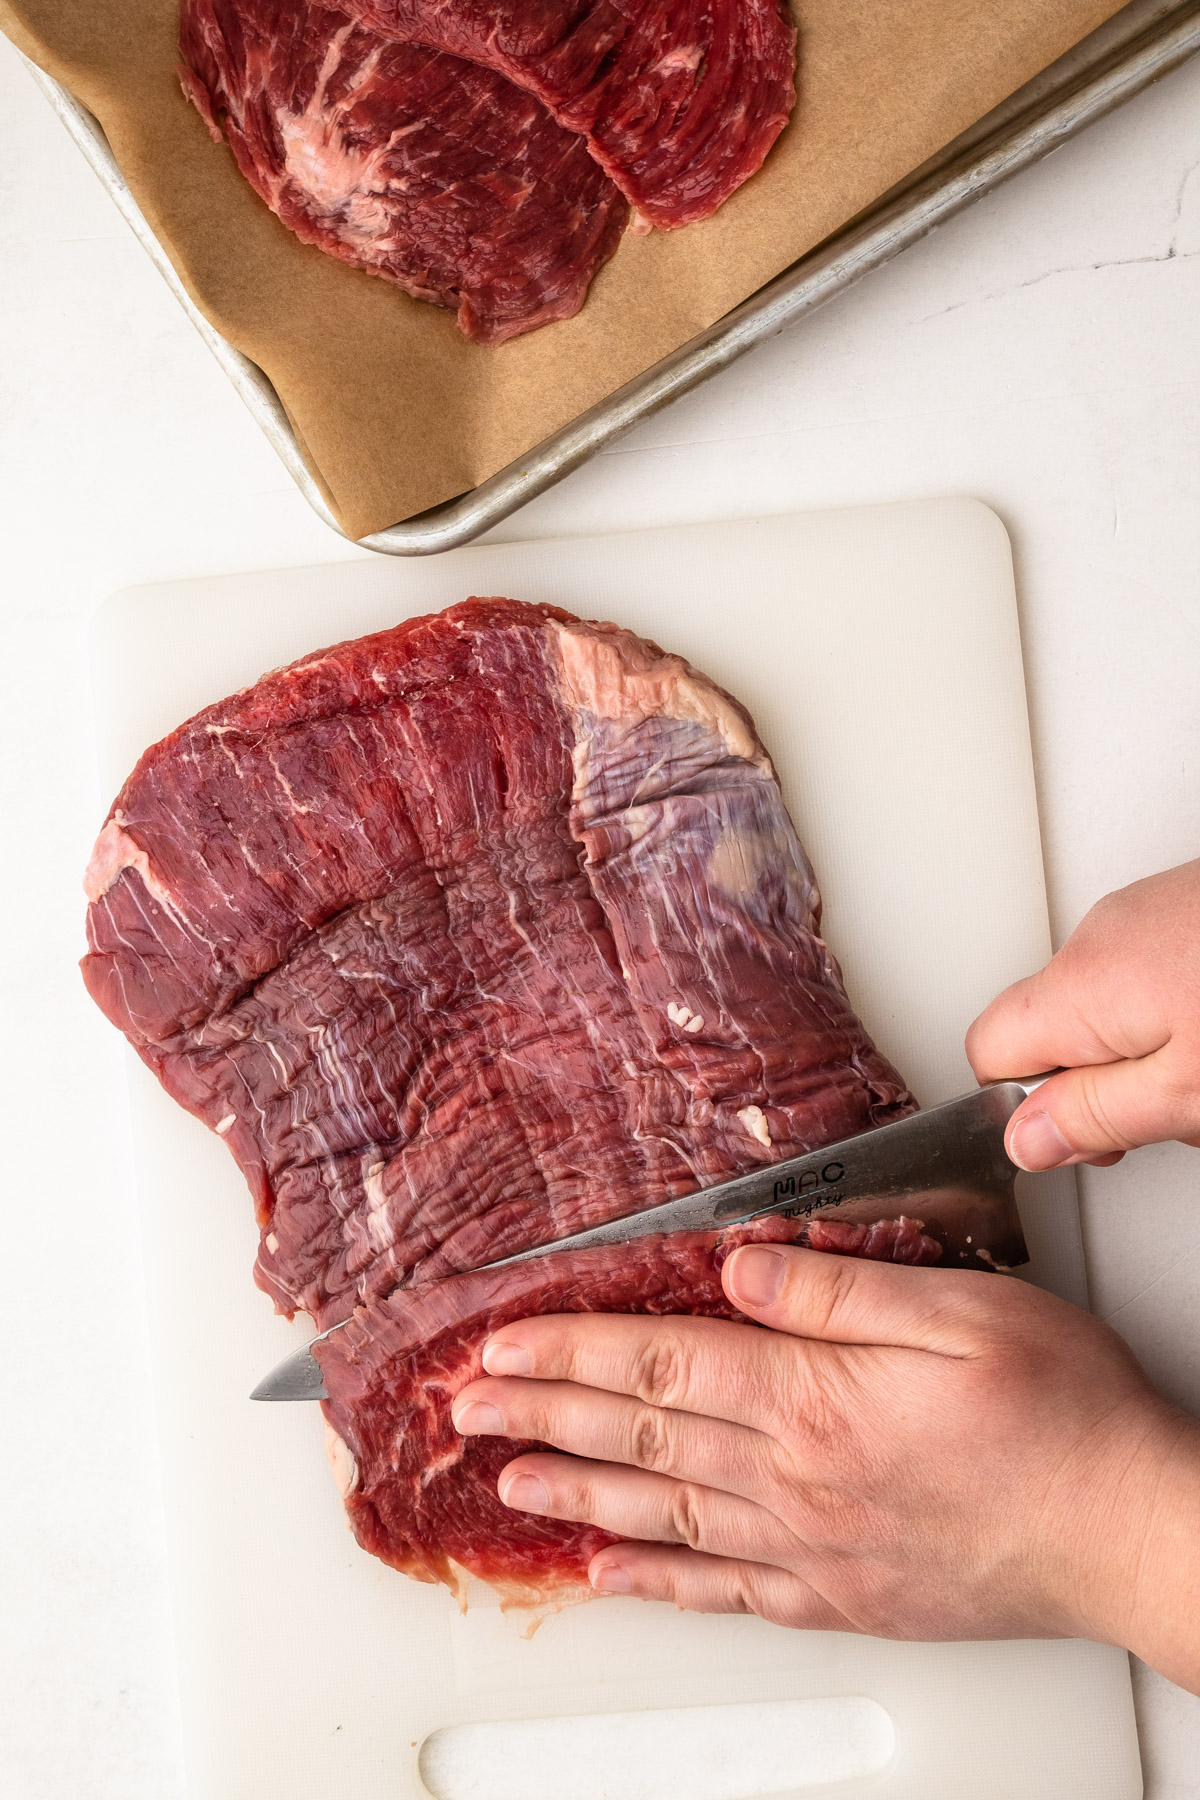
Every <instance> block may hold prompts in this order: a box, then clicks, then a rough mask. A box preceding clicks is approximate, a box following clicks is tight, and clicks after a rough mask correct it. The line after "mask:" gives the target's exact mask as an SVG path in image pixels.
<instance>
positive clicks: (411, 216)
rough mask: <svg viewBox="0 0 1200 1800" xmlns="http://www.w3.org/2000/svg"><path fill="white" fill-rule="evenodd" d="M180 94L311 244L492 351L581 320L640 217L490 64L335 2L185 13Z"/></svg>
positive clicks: (232, 3)
mask: <svg viewBox="0 0 1200 1800" xmlns="http://www.w3.org/2000/svg"><path fill="white" fill-rule="evenodd" d="M180 55H181V57H182V64H181V66H180V69H179V76H180V81H181V84H182V86H183V90H184V93H185V94H186V95H187V97H188V98H189V99H190V100H191V101H192V103H193V104H194V105H195V107H196V109H197V111H198V112H199V113H200V115H201V117H202V118H203V119H204V121H205V123H206V125H207V126H208V128H209V132H210V134H211V135H212V136H213V137H214V138H215V139H217V140H221V139H222V138H224V139H227V140H228V143H229V146H230V149H231V150H232V152H233V155H234V157H235V159H236V161H237V164H238V167H239V168H240V169H241V172H242V174H243V175H244V176H245V178H246V179H247V181H248V182H249V183H250V185H251V186H252V187H253V188H254V190H255V192H256V193H257V194H258V195H259V197H260V198H261V199H262V200H263V201H265V202H266V204H267V206H269V207H270V209H271V211H272V212H274V213H275V214H276V216H277V217H278V218H279V219H281V220H282V222H283V224H284V225H286V226H287V228H288V229H289V230H290V231H291V232H293V233H294V234H295V236H296V237H298V238H299V239H300V240H301V242H303V243H306V244H311V245H315V246H316V247H317V248H318V249H321V250H323V251H325V252H326V253H327V254H329V255H332V256H335V257H337V258H338V259H339V260H340V261H342V262H346V263H349V264H350V265H351V266H352V267H354V268H357V269H362V270H365V271H366V272H367V273H369V274H373V275H379V276H382V277H383V278H384V279H385V280H388V281H391V282H393V283H394V284H395V285H397V286H398V287H401V288H402V289H403V290H404V291H405V292H406V293H408V294H409V295H411V296H412V297H413V298H414V299H416V300H423V301H428V302H432V303H433V304H434V305H437V306H440V307H444V308H448V309H449V310H450V311H452V312H454V313H455V314H456V317H457V322H458V326H459V329H460V330H461V331H462V332H463V333H464V335H465V336H467V337H468V338H471V339H473V340H474V341H475V342H477V343H480V344H486V345H498V344H502V343H505V342H507V341H508V339H510V338H512V337H515V336H518V335H519V334H521V333H523V332H527V331H533V330H535V329H537V328H538V327H539V326H541V325H545V324H549V323H551V322H553V321H555V320H559V319H569V318H571V317H573V316H574V314H575V313H577V312H578V311H579V309H580V307H581V306H582V305H583V302H584V300H585V298H586V297H587V291H588V287H589V284H590V282H591V280H592V278H593V276H594V275H595V274H596V272H597V270H598V269H600V268H601V267H602V266H603V264H604V263H606V262H607V261H608V260H609V259H610V258H611V257H612V255H613V253H614V252H615V250H616V248H617V245H618V243H619V242H620V238H621V234H622V231H623V230H624V226H625V223H626V219H627V217H628V208H627V206H626V203H625V201H624V199H623V198H622V196H621V195H620V193H619V192H618V190H617V189H616V188H615V187H614V185H613V184H612V183H611V182H610V181H609V180H608V179H607V177H606V176H605V175H604V173H603V171H602V170H601V169H599V168H598V167H597V165H596V163H595V162H594V160H593V159H592V158H591V157H590V156H589V155H588V154H587V150H586V146H585V145H584V144H583V143H582V142H581V141H580V139H579V138H578V137H576V136H574V135H573V134H572V133H570V132H569V131H566V130H564V129H563V128H562V127H561V126H560V125H558V124H557V123H556V122H555V120H554V119H553V117H552V116H551V114H550V113H549V112H548V111H547V109H546V108H545V107H544V106H543V105H542V104H541V102H540V101H539V100H537V99H536V98H535V97H534V96H533V95H531V94H528V93H525V92H523V91H522V90H520V89H519V88H516V87H515V86H514V85H513V84H512V83H511V82H509V81H507V80H505V79H504V77H503V76H501V75H499V74H497V73H495V72H494V71H493V70H491V69H488V68H485V67H483V66H481V65H478V64H475V63H471V62H467V61H464V60H462V59H461V58H458V57H455V56H451V55H446V54H444V53H443V52H441V51H438V50H436V49H432V48H429V47H426V46H422V45H416V44H407V43H399V42H396V41H394V40H388V39H385V38H382V37H380V36H379V35H378V34H376V33H374V32H373V31H371V30H370V29H369V28H368V27H367V26H365V25H363V24H361V23H357V22H355V21H354V20H352V19H351V17H350V16H349V15H348V13H347V12H346V11H344V10H342V9H341V8H340V7H338V6H335V5H328V4H325V3H324V0H182V5H181V8H180Z"/></svg>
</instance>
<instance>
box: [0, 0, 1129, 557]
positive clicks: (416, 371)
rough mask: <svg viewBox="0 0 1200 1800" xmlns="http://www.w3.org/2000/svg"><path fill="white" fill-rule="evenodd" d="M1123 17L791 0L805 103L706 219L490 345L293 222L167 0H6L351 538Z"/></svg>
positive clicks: (712, 315) (638, 361)
mask: <svg viewBox="0 0 1200 1800" xmlns="http://www.w3.org/2000/svg"><path fill="white" fill-rule="evenodd" d="M1118 10H1119V8H1118V6H1117V5H1116V4H1114V0H876V4H874V5H873V6H871V7H869V8H867V7H863V6H862V5H861V3H860V0H798V5H797V14H798V18H799V22H800V27H801V76H800V93H801V98H800V103H799V106H798V108H797V112H796V115H795V116H794V119H793V123H792V124H791V126H789V128H788V130H787V131H786V132H785V134H784V136H783V138H782V139H781V140H780V142H779V144H778V145H777V146H776V149H775V150H774V152H773V153H772V155H771V157H770V158H769V159H768V162H767V165H766V167H765V168H764V170H763V171H762V172H761V173H760V174H759V175H758V176H756V177H755V178H754V180H753V181H751V182H750V183H749V184H748V185H747V187H746V188H745V189H743V190H742V191H741V192H740V193H739V194H738V195H736V196H735V197H734V199H733V200H732V201H730V202H729V204H728V205H727V206H726V207H725V208H723V210H722V211H721V213H720V214H719V215H718V216H717V217H716V218H715V219H712V220H709V221H706V222H705V223H704V224H703V225H699V226H693V227H689V228H688V229H687V230H685V231H678V232H671V233H661V232H655V233H652V234H650V236H648V237H643V238H634V237H630V236H627V237H626V239H625V240H624V242H623V244H622V247H621V249H620V251H619V252H618V255H617V257H616V258H615V259H614V261H613V263H612V264H610V265H609V267H608V268H607V269H605V270H604V271H602V272H601V274H600V276H599V277H598V279H597V281H596V283H595V284H594V285H593V291H592V295H591V297H590V298H589V301H588V304H587V305H586V307H585V308H584V310H583V312H582V313H581V314H580V315H579V316H578V317H577V318H576V319H574V320H569V321H564V322H562V323H561V324H557V325H554V326H550V327H547V328H545V329H543V330H542V331H539V332H535V333H533V334H531V335H530V336H528V337H525V338H521V339H517V340H514V341H513V342H512V343H510V344H507V345H504V346H502V347H501V348H500V349H498V350H484V349H481V348H480V347H479V346H477V345H472V344H470V343H468V342H467V341H466V340H465V339H463V338H462V337H461V335H460V334H459V333H458V331H457V328H456V327H455V325H454V322H453V320H452V318H451V317H450V315H449V314H444V313H441V312H439V311H438V310H436V309H434V308H430V307H427V306H422V305H421V304H420V303H419V302H415V301H411V300H409V299H408V298H407V297H406V296H404V295H402V294H400V293H398V292H397V291H396V290H394V289H392V288H391V287H390V286H389V285H388V284H386V283H384V282H381V281H379V280H377V279H375V278H374V277H371V276H368V275H364V274H362V273H360V272H357V271H354V270H350V269H346V268H345V267H343V266H342V265H341V264H338V263H336V262H334V261H333V260H332V259H331V258H328V257H325V256H323V255H322V254H321V253H320V252H319V251H317V250H314V249H312V248H309V247H306V246H303V245H301V244H300V243H298V242H297V241H296V240H295V239H293V238H292V237H291V235H290V233H288V232H287V231H286V230H285V229H284V227H283V226H282V225H281V224H280V223H279V222H278V221H277V220H276V219H274V218H273V216H272V215H271V214H270V213H269V212H267V210H266V208H265V207H264V206H263V205H262V203H261V202H260V201H259V200H258V199H257V197H256V196H255V195H254V194H253V193H252V191H251V190H250V189H249V187H248V186H247V185H246V184H245V183H244V182H243V181H242V179H241V177H240V175H239V174H238V173H237V171H236V168H235V166H234V164H233V161H232V158H231V156H230V154H229V152H228V151H227V149H226V148H225V147H224V146H222V145H215V144H213V143H212V142H211V140H210V139H209V138H208V135H207V132H206V130H205V128H204V126H203V124H202V122H201V120H200V118H199V116H198V115H197V114H196V113H195V112H194V111H193V109H192V108H190V107H189V106H188V104H187V103H186V101H185V100H184V99H183V96H182V94H181V92H180V91H179V89H178V85H177V83H176V81H175V77H174V72H173V71H174V62H175V56H176V51H175V0H95V3H94V4H92V5H88V4H87V0H0V23H3V24H4V27H5V29H6V30H8V32H9V34H10V35H11V36H12V37H14V39H15V40H16V41H17V43H18V44H19V45H20V46H21V48H22V49H24V50H25V51H26V53H27V54H28V55H30V56H31V57H32V58H33V60H34V61H35V62H37V63H38V64H39V65H40V66H41V67H42V68H44V69H46V70H47V71H48V72H49V73H50V74H52V75H54V76H55V77H56V78H58V79H60V80H62V81H63V82H65V83H66V85H67V86H68V87H69V88H70V89H71V90H72V92H73V93H75V94H76V95H77V96H78V97H79V98H80V99H81V100H82V101H83V102H84V104H85V105H87V106H88V107H89V108H90V109H91V111H92V112H93V113H94V114H95V115H96V117H97V118H98V119H99V121H100V123H101V125H102V126H103V128H104V131H105V133H106V135H107V137H108V139H109V142H110V143H111V145H112V148H113V150H114V153H115V155H116V157H117V160H118V162H119V164H120V166H121V168H122V170H123V171H124V173H125V176H126V178H127V180H128V182H129V185H130V188H131V190H132V192H133V195H134V197H135V199H136V200H137V202H138V204H139V206H140V207H141V209H142V211H143V212H144V214H145V215H146V217H147V219H148V221H149V222H150V224H151V226H152V228H153V229H154V231H155V232H156V233H157V235H158V236H159V238H160V239H161V241H162V242H163V243H164V245H165V246H166V248H167V250H168V253H169V254H170V256H171V258H172V262H173V263H174V265H175V267H176V269H177V270H178V272H179V274H180V277H181V279H182V280H183V282H184V284H185V286H186V288H187V290H188V292H189V293H190V295H191V297H192V298H193V299H194V301H195V302H196V304H197V305H198V306H199V307H200V308H201V310H202V311H203V312H204V313H205V314H206V316H207V317H208V318H209V319H210V320H211V321H212V322H213V323H214V324H215V325H216V326H217V328H218V329H219V330H220V331H221V332H222V334H223V335H224V336H225V337H226V338H227V339H228V340H229V342H230V343H232V344H233V345H234V346H235V348H237V349H238V350H240V351H242V352H243V353H244V354H245V355H247V356H249V357H250V358H251V359H252V360H253V361H254V362H256V363H257V364H258V365H259V366H260V367H261V368H262V369H263V370H264V372H265V373H266V375H267V376H268V377H269V379H270V381H271V382H272V384H273V385H274V387H275V389H276V391H277V393H278V394H279V397H280V400H281V401H282V404H283V406H284V408H285V410H286V412H287V415H288V418H289V420H290V422H291V424H292V426H293V429H294V430H295V433H296V437H297V441H298V443H299V445H300V448H301V451H302V453H303V454H304V456H305V459H306V461H307V462H308V464H309V467H310V468H311V470H312V471H313V474H314V478H315V479H316V480H317V482H318V485H319V486H320V488H321V491H322V493H323V495H324V496H325V498H326V500H327V502H328V503H329V505H330V507H331V510H332V511H333V513H334V515H335V517H336V518H337V519H338V521H339V523H340V524H341V525H342V527H343V528H344V529H345V530H346V531H347V532H348V533H349V534H350V535H351V536H354V537H361V536H364V535H366V534H369V533H371V532H374V531H377V530H380V529H383V528H385V527H386V526H388V525H390V524H392V523H394V522H395V521H396V520H397V519H401V518H406V517H408V516H410V515H411V514H412V513H414V512H418V511H421V510H423V509H425V508H427V507H429V506H432V505H434V504H436V503H438V502H440V501H443V500H446V499H448V498H450V497H452V496H453V495H455V494H458V493H461V492H463V491H464V490H466V489H468V488H472V487H475V486H476V485H478V484H479V483H480V482H482V481H483V480H485V479H487V478H488V477H489V476H490V475H492V474H494V473H495V472H496V471H497V470H499V469H500V468H502V467H503V466H504V465H506V464H507V463H509V462H510V461H511V460H512V459H513V458H515V457H519V456H520V455H521V454H522V452H523V451H524V450H526V449H528V448H530V447H531V446H533V445H535V444H537V443H539V442H540V441H541V440H542V439H544V438H545V437H547V436H548V435H549V434H551V433H552V432H554V431H556V430H558V429H560V428H561V427H562V426H563V425H565V424H566V423H567V422H568V421H569V420H570V419H572V418H574V417H576V416H577V415H578V414H580V413H582V412H584V411H585V410H586V409H587V408H588V407H589V406H591V405H593V404H594V403H596V402H598V401H599V400H601V399H602V398H603V397H604V396H605V395H607V394H609V393H611V392H612V391H613V390H614V389H616V388H618V387H619V386H621V385H622V383H624V382H625V381H627V380H629V379H631V378H632V377H634V376H635V375H637V374H638V373H640V372H641V371H642V370H644V369H646V368H647V367H648V366H650V365H651V364H653V363H655V362H657V361H659V360H660V359H661V358H662V357H664V356H665V355H667V354H668V353H669V352H670V351H671V350H673V349H675V348H676V347H678V346H679V345H680V344H682V343H684V342H686V341H687V340H688V339H690V338H692V337H693V336H695V335H696V334H697V332H699V331H701V330H703V329H704V328H705V327H707V326H708V325H710V324H712V323H713V321H715V320H716V319H718V318H720V317H722V316H723V315H724V314H725V313H726V312H728V311H729V310H730V308H731V307H733V306H734V305H736V304H737V303H738V302H739V301H741V300H743V299H744V298H746V296H747V295H749V294H751V293H753V292H755V291H756V290H757V289H758V288H759V287H761V286H762V285H763V284H764V283H765V282H766V281H768V280H769V279H770V278H771V277H772V276H774V275H776V274H778V273H779V271H780V270H782V269H783V268H786V267H787V266H788V265H789V264H791V263H792V262H794V261H795V260H796V259H797V258H798V257H799V256H800V255H802V254H803V253H804V252H805V251H806V250H808V249H810V248H811V247H812V246H813V245H815V244H817V243H819V242H821V241H822V240H823V239H824V238H826V237H827V236H829V235H830V233H831V232H833V231H835V230H836V229H837V228H838V227H839V226H841V225H843V224H844V223H845V222H846V221H847V220H849V219H850V218H852V217H854V216H855V215H857V214H858V213H859V212H861V211H862V210H863V209H864V208H865V207H866V206H868V205H869V204H870V203H871V202H872V201H873V200H874V199H876V198H877V197H878V196H879V195H880V194H882V193H884V192H886V191H887V190H888V189H890V188H891V187H893V186H894V185H895V184H896V183H897V182H898V181H900V180H901V179H902V178H903V177H904V176H905V175H907V174H908V173H909V172H911V171H912V170H913V169H914V168H915V167H917V166H918V165H920V164H921V163H923V162H924V161H925V160H926V159H927V158H928V157H929V156H930V155H932V154H933V153H934V152H936V151H937V150H938V149H939V148H940V147H941V146H943V145H944V144H946V143H947V142H949V141H950V140H951V139H953V138H955V137H956V136H957V135H958V134H959V133H960V132H962V131H963V130H964V129H966V128H967V127H969V126H970V125H971V124H972V122H973V121H974V120H976V119H978V118H979V117H981V116H982V115H983V114H984V113H986V112H988V111H989V110H990V109H991V108H992V107H993V106H995V105H996V104H997V103H998V102H999V101H1001V100H1002V99H1003V98H1004V97H1005V96H1006V95H1007V94H1009V93H1011V92H1012V91H1013V90H1014V89H1015V88H1017V87H1019V86H1020V85H1021V84H1022V83H1023V82H1025V81H1026V80H1028V79H1029V78H1030V77H1032V76H1033V75H1035V74H1036V73H1037V72H1038V71H1039V70H1041V69H1042V68H1044V67H1045V66H1046V65H1047V64H1049V63H1050V62H1052V61H1053V60H1054V59H1055V57H1057V56H1058V55H1060V54H1061V53H1062V52H1064V51H1065V50H1067V49H1068V48H1069V47H1070V46H1071V45H1072V44H1074V43H1076V42H1077V41H1078V40H1079V39H1080V38H1082V37H1083V36H1085V35H1086V34H1087V33H1088V32H1089V31H1091V30H1092V29H1094V28H1095V27H1097V26H1098V25H1100V24H1101V23H1103V22H1104V21H1105V20H1106V19H1108V18H1109V17H1111V16H1112V15H1113V14H1115V13H1116V12H1117V11H1118Z"/></svg>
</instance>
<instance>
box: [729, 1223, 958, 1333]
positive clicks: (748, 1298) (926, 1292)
mask: <svg viewBox="0 0 1200 1800" xmlns="http://www.w3.org/2000/svg"><path fill="white" fill-rule="evenodd" d="M721 1281H722V1284H723V1286H724V1288H725V1292H726V1294H727V1295H728V1296H729V1298H730V1300H732V1301H733V1304H734V1305H735V1306H736V1307H737V1308H738V1310H739V1312H742V1313H744V1314H745V1315H746V1317H747V1318H749V1319H754V1320H756V1321H757V1322H758V1323H759V1324H760V1325H769V1326H770V1327H771V1329H772V1330H774V1331H784V1332H787V1333H789V1334H790V1335H791V1336H792V1337H804V1338H819V1339H822V1340H823V1341H824V1342H826V1343H836V1344H891V1345H902V1346H904V1347H906V1348H908V1349H913V1350H933V1351H936V1352H939V1353H940V1354H942V1355H945V1356H960V1355H965V1354H967V1353H969V1351H970V1348H971V1345H972V1343H973V1341H974V1336H975V1331H976V1326H977V1322H978V1313H979V1306H980V1303H981V1299H985V1298H986V1296H987V1294H988V1293H989V1292H990V1291H991V1290H992V1288H993V1285H994V1277H993V1276H991V1275H987V1274H984V1273H983V1272H982V1271H980V1272H979V1273H975V1272H974V1271H970V1272H968V1271H965V1270H961V1269H921V1268H910V1267H908V1266H907V1265H906V1264H902V1263H885V1262H869V1261H866V1260H861V1259H859V1258H857V1257H850V1256H831V1255H829V1254H827V1253H825V1252H822V1251H819V1250H807V1249H800V1248H799V1247H797V1246H794V1245H784V1244H742V1245H740V1246H739V1248H738V1249H736V1250H734V1251H732V1252H731V1254H730V1255H729V1256H727V1257H726V1259H725V1263H724V1266H723V1267H722V1269H721ZM981 1284H982V1286H981Z"/></svg>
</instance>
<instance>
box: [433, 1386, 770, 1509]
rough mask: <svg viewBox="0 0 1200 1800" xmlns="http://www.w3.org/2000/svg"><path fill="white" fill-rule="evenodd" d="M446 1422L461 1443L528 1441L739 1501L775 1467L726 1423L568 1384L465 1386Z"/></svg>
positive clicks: (760, 1444)
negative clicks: (686, 1483)
mask: <svg viewBox="0 0 1200 1800" xmlns="http://www.w3.org/2000/svg"><path fill="white" fill-rule="evenodd" d="M451 1417H452V1418H453V1421H454V1426H455V1429H456V1430H457V1431H460V1432H462V1433H463V1435H464V1436H466V1437H477V1436H485V1437H511V1438H532V1439H533V1440H534V1441H536V1442H538V1443H543V1444H553V1445H554V1446H555V1448H556V1449H558V1450H568V1451H570V1452H571V1454H572V1455H573V1456H586V1457H592V1458H596V1459H598V1460H600V1461H602V1462H608V1463H628V1464H630V1465H631V1466H632V1467H633V1468H636V1469H652V1470H654V1471H655V1472H656V1473H658V1474H663V1475H675V1476H679V1477H680V1478H681V1479H683V1480H687V1481H701V1482H704V1483H706V1484H708V1485H713V1486H717V1487H721V1488H724V1489H725V1490H726V1491H727V1492H729V1493H737V1494H745V1493H747V1492H748V1491H752V1490H753V1489H754V1487H755V1486H756V1485H757V1487H758V1489H759V1491H761V1489H762V1485H763V1483H764V1482H765V1481H767V1480H768V1479H769V1478H770V1475H771V1472H772V1471H773V1469H774V1468H775V1466H776V1464H777V1463H778V1458H779V1451H778V1447H777V1445H776V1443H775V1441H774V1439H773V1438H770V1437H768V1436H767V1435H766V1434H765V1433H764V1432H760V1431H754V1430H752V1429H750V1428H749V1427H747V1426H744V1425H733V1424H731V1423H730V1422H729V1421H728V1420H726V1419H713V1418H704V1417H702V1416H701V1415H699V1414H697V1413H686V1412H675V1411H673V1410H672V1409H671V1408H669V1407H662V1406H649V1405H647V1404H646V1403H645V1401H642V1400H635V1399H632V1398H631V1397H630V1396H629V1395H627V1394H610V1393H607V1392H605V1391H604V1390H602V1389H600V1388H587V1387H580V1386H579V1385H578V1384H577V1383H575V1382H571V1381H518V1380H515V1379H511V1378H510V1379H491V1378H488V1377H484V1379H483V1380H482V1381H473V1382H472V1383H471V1384H470V1386H468V1387H465V1388H463V1390H462V1392H461V1393H459V1394H458V1395H457V1396H456V1397H455V1400H454V1404H453V1407H452V1408H451Z"/></svg>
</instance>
